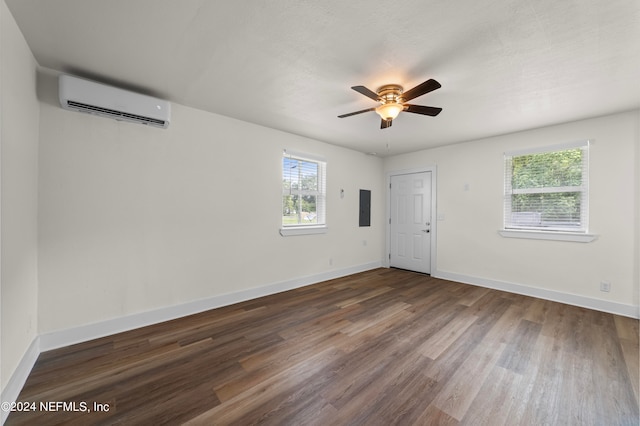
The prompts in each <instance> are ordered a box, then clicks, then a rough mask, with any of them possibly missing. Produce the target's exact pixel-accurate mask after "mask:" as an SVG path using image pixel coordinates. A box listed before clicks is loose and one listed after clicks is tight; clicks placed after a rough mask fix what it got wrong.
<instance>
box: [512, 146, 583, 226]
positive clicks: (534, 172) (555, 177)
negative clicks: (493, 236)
mask: <svg viewBox="0 0 640 426" xmlns="http://www.w3.org/2000/svg"><path fill="white" fill-rule="evenodd" d="M588 185H589V141H581V142H576V143H573V144H565V145H563V146H559V147H551V148H546V149H539V150H530V151H523V152H512V153H505V193H504V229H505V230H506V231H507V230H516V231H534V232H540V231H551V232H558V233H576V234H580V233H581V234H586V233H587V231H588V221H589V197H588V194H589V191H588V189H589V186H588ZM503 236H512V235H505V234H503Z"/></svg>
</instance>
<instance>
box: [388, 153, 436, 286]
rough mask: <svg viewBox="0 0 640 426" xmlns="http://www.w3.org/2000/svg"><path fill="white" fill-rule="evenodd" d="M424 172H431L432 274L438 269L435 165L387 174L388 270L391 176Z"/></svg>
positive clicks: (389, 255)
mask: <svg viewBox="0 0 640 426" xmlns="http://www.w3.org/2000/svg"><path fill="white" fill-rule="evenodd" d="M423 172H431V274H430V275H433V273H434V271H436V270H437V268H436V258H437V256H436V247H437V241H438V238H437V236H438V215H437V211H438V210H437V208H436V200H437V198H438V197H437V192H436V190H437V187H438V185H437V182H438V178H437V167H436V166H435V165H432V166H424V167H418V168H414V169H404V170H391V171H388V172H387V177H386V179H387V182H386V185H387V216H386V223H387V224H386V238H385V239H386V251H385V255H384V259H383V262H382V263H383V266H384V267H386V268H389V267H390V263H391V262H390V261H389V260H390V259H389V258H390V257H391V176H398V175H409V174H413V173H423Z"/></svg>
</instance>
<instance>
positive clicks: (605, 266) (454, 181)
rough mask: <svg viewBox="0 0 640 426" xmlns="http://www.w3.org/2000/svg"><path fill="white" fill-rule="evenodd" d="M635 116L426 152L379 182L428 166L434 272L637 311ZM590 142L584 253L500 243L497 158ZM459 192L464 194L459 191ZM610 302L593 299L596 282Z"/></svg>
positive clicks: (400, 161) (550, 244) (554, 244)
mask: <svg viewBox="0 0 640 426" xmlns="http://www.w3.org/2000/svg"><path fill="white" fill-rule="evenodd" d="M639 118H640V115H639V114H638V111H633V112H628V113H621V114H616V115H611V116H606V117H600V118H594V119H590V120H584V121H578V122H573V123H567V124H562V125H558V126H553V127H547V128H540V129H535V130H529V131H523V132H520V133H514V134H511V135H505V136H500V137H493V138H488V139H483V140H477V141H470V142H467V143H462V144H457V145H452V146H445V147H440V148H434V149H428V150H424V151H420V152H416V153H412V154H407V155H400V156H395V157H391V158H388V159H386V160H385V162H384V169H385V171H386V172H389V171H396V170H403V169H411V168H415V167H420V166H423V165H437V173H438V193H437V210H438V213H439V214H440V215H443V216H444V220H440V221H438V222H437V226H438V230H437V232H438V241H437V268H436V269H437V272H436V274H440V275H444V276H460V277H465V278H470V281H474V280H475V281H478V282H482V281H487V280H488V281H497V282H505V283H512V284H517V285H523V286H526V287H530V288H540V289H545V290H550V291H553V292H560V293H566V294H569V295H578V296H582V297H587V298H591V299H600V300H604V301H607V302H612V303H615V304H622V305H635V307H636V309H637V305H638V269H637V264H638V259H639V251H638V250H639V248H638V246H637V244H638V243H637V240H638V237H637V235H638V232H639V229H638V219H637V218H638V211H637V210H638V196H639V194H638V191H639V190H640V188H639V187H638V178H637V174H638V160H637V158H638V152H637V151H638V149H639V148H638V145H639V142H640V141H639V137H638V123H639ZM581 139H592V140H594V141H595V143H594V144H593V145H592V147H591V152H590V200H591V203H590V231H591V232H593V233H595V234H598V239H597V240H596V241H594V242H591V243H574V242H560V241H540V240H526V239H510V238H503V237H501V236H500V235H498V233H497V231H498V230H499V229H500V228H501V226H502V220H503V213H502V209H503V202H502V200H503V186H504V183H503V170H504V166H503V153H504V152H505V151H509V150H514V149H521V148H531V147H538V146H545V145H554V144H560V143H563V142H572V141H576V140H581ZM465 185H468V190H465ZM602 280H607V281H610V282H611V283H612V287H611V292H610V293H603V292H601V291H600V290H599V285H600V281H602Z"/></svg>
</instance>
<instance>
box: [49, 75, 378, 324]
mask: <svg viewBox="0 0 640 426" xmlns="http://www.w3.org/2000/svg"><path fill="white" fill-rule="evenodd" d="M49 74H51V73H49ZM40 86H41V90H40V92H41V97H42V98H43V102H42V104H41V121H40V123H41V129H40V130H41V133H40V134H41V139H40V163H39V165H40V187H39V188H40V197H39V202H40V221H39V243H40V252H39V272H40V292H39V297H40V311H39V312H40V317H39V319H40V321H39V327H40V332H41V333H48V332H52V331H56V330H64V329H69V328H73V327H79V326H83V325H86V324H92V323H96V322H100V321H105V320H109V319H113V318H118V317H122V316H125V315H131V314H135V313H140V312H146V311H151V310H155V309H160V308H163V307H167V306H173V305H179V304H183V303H186V302H190V301H194V300H199V299H204V298H210V297H212V296H216V295H222V294H227V293H231V292H238V291H243V290H246V289H251V288H254V287H260V286H265V285H269V284H272V283H278V282H281V281H286V280H291V279H295V278H299V277H305V276H313V275H317V274H323V273H326V272H327V271H331V270H338V269H345V268H350V267H354V266H358V265H365V264H370V263H372V262H373V263H377V264H380V262H381V259H382V256H383V251H384V249H383V245H384V244H383V238H384V235H383V233H384V225H383V224H384V222H383V217H382V215H381V213H382V212H383V211H384V200H383V194H384V191H383V190H382V188H383V182H384V180H383V178H382V161H381V160H380V159H378V158H374V157H370V156H366V155H364V154H361V153H357V152H354V151H351V150H346V149H342V148H338V147H335V146H332V145H328V144H325V143H321V142H318V141H314V140H310V139H306V138H303V137H299V136H295V135H291V134H287V133H283V132H280V131H275V130H272V129H268V128H264V127H260V126H256V125H252V124H248V123H245V122H242V121H238V120H234V119H230V118H227V117H223V116H219V115H216V114H211V113H207V112H203V111H200V110H196V109H193V108H188V107H185V106H181V105H177V104H174V105H172V107H173V116H172V121H171V125H170V127H169V128H168V129H167V130H161V129H156V128H148V127H145V126H141V125H136V124H130V123H122V122H117V121H114V120H110V119H105V118H101V117H94V116H90V115H86V114H80V113H76V112H70V111H66V110H62V109H61V108H60V107H59V106H58V105H57V104H56V101H55V97H56V96H57V92H56V88H55V76H53V75H48V74H47V73H43V75H42V77H41V84H40ZM284 148H288V149H291V150H295V151H298V152H308V153H312V154H317V155H322V156H324V157H325V158H326V160H327V163H328V165H327V169H328V184H327V190H328V207H327V221H328V226H329V232H328V234H325V235H310V236H296V237H282V236H280V235H279V232H278V231H279V228H280V220H281V216H280V211H281V156H282V150H283V149H284ZM341 188H344V190H345V197H344V198H342V199H341V198H340V189H341ZM360 188H363V189H370V190H372V198H373V217H372V226H371V227H369V228H359V227H358V190H359V189H360ZM365 240H366V245H365V243H364V241H365ZM330 260H331V262H330Z"/></svg>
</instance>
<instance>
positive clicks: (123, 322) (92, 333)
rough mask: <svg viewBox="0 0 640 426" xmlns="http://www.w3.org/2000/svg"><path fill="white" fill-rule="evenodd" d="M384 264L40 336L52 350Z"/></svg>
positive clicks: (42, 346)
mask: <svg viewBox="0 0 640 426" xmlns="http://www.w3.org/2000/svg"><path fill="white" fill-rule="evenodd" d="M381 266H382V263H381V262H371V263H365V264H362V265H356V266H351V267H348V268H342V269H337V270H333V271H327V272H323V273H320V274H315V275H308V276H304V277H300V278H294V279H291V280H287V281H281V282H277V283H272V284H268V285H265V286H262V287H255V288H251V289H247V290H240V291H237V292H233V293H227V294H222V295H218V296H213V297H210V298H207V299H201V300H195V301H193V302H187V303H183V304H180V305H175V306H168V307H165V308H160V309H156V310H153V311H147V312H141V313H137V314H132V315H127V316H124V317H119V318H114V319H110V320H106V321H101V322H99V323H94V324H87V325H82V326H79V327H73V328H69V329H65V330H59V331H53V332H50V333H45V334H42V335H41V336H40V351H42V352H44V351H48V350H51V349H57V348H61V347H64V346H69V345H73V344H76V343H81V342H86V341H89V340H93V339H97V338H100V337H105V336H109V335H112V334H116V333H121V332H123V331H129V330H133V329H136V328H140V327H144V326H147V325H152V324H157V323H160V322H164V321H170V320H173V319H176V318H181V317H185V316H188V315H193V314H197V313H199V312H204V311H208V310H210V309H215V308H219V307H222V306H227V305H232V304H234V303H239V302H243V301H245V300H251V299H256V298H258V297H262V296H268V295H271V294H275V293H280V292H283V291H287V290H292V289H294V288H298V287H303V286H306V285H310V284H315V283H319V282H322V281H327V280H331V279H334V278H340V277H344V276H347V275H351V274H355V273H358V272H364V271H368V270H371V269H375V268H379V267H381Z"/></svg>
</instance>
